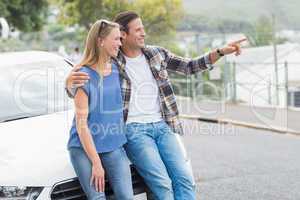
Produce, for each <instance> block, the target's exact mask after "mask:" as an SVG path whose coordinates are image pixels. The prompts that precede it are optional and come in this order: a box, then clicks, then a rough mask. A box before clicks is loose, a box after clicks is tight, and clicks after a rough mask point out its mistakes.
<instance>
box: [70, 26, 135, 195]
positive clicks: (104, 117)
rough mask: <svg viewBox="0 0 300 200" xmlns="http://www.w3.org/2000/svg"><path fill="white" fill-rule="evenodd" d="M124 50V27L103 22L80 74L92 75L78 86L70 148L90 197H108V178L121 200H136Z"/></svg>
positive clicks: (92, 32) (89, 38)
mask: <svg viewBox="0 0 300 200" xmlns="http://www.w3.org/2000/svg"><path fill="white" fill-rule="evenodd" d="M120 46H121V42H120V30H119V25H118V24H116V23H112V22H109V21H106V20H99V21H97V22H96V23H95V24H94V25H93V26H92V27H91V29H90V31H89V33H88V36H87V39H86V46H85V50H84V55H83V59H82V61H81V62H80V64H79V66H82V67H81V68H80V69H79V71H82V72H86V73H88V75H89V76H90V79H89V80H88V82H86V83H85V84H84V85H83V86H81V87H78V88H77V90H76V92H75V96H74V103H75V117H74V120H73V125H72V128H71V130H70V139H69V142H68V149H69V152H70V158H71V162H72V165H73V167H74V170H75V172H76V174H77V176H78V178H79V181H80V184H81V186H82V188H83V190H84V192H85V193H86V195H87V197H88V199H101V200H102V199H105V194H104V174H105V173H106V176H107V178H108V180H109V182H110V184H111V186H112V188H113V191H114V194H115V197H116V199H119V200H127V199H128V200H129V199H130V200H132V199H133V190H132V182H131V174H130V168H129V162H128V159H127V157H126V153H125V151H124V149H123V145H124V144H125V143H126V137H125V134H124V130H123V127H124V122H123V110H122V97H121V88H120V80H119V73H118V69H117V66H116V65H115V64H114V63H112V62H111V61H112V58H113V57H116V56H117V54H118V51H119V47H120Z"/></svg>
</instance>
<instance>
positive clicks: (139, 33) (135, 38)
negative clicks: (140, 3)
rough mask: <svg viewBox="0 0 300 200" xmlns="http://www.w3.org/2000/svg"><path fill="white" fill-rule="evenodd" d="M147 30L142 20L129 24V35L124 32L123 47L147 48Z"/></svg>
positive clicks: (135, 20) (138, 19) (137, 19)
mask: <svg viewBox="0 0 300 200" xmlns="http://www.w3.org/2000/svg"><path fill="white" fill-rule="evenodd" d="M145 35H146V33H145V30H144V25H143V23H142V20H141V18H136V19H134V20H132V21H131V22H129V24H128V33H126V32H124V31H122V38H123V40H122V42H123V45H128V46H130V47H131V48H139V49H140V48H143V47H144V46H145Z"/></svg>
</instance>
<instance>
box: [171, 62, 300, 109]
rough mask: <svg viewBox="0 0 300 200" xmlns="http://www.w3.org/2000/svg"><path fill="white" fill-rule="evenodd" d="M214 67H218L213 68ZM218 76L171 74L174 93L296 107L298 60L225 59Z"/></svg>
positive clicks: (298, 97) (299, 90) (299, 96)
mask: <svg viewBox="0 0 300 200" xmlns="http://www.w3.org/2000/svg"><path fill="white" fill-rule="evenodd" d="M217 70H218V69H217ZM219 73H220V75H219V78H217V79H215V80H212V78H211V77H212V76H211V74H208V73H207V72H206V73H204V74H196V75H192V76H188V77H180V76H174V75H173V76H172V75H171V81H172V83H173V88H174V91H175V93H176V94H177V95H180V96H186V97H191V98H193V99H196V100H199V101H205V100H210V101H230V102H239V103H246V104H250V105H255V106H279V107H288V106H291V107H300V62H299V63H298V62H278V63H277V70H276V68H275V64H274V63H272V62H270V63H266V62H264V63H254V62H251V63H245V62H244V63H240V62H239V63H238V62H226V63H224V64H223V66H222V67H221V69H219Z"/></svg>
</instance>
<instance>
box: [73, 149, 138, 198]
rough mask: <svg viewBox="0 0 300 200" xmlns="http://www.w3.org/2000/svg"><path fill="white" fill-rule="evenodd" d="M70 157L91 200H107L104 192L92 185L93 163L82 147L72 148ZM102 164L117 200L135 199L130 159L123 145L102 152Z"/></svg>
mask: <svg viewBox="0 0 300 200" xmlns="http://www.w3.org/2000/svg"><path fill="white" fill-rule="evenodd" d="M69 153H70V158H71V162H72V165H73V167H74V170H75V173H76V174H77V176H78V179H79V182H80V184H81V187H82V189H83V191H84V192H85V194H86V196H87V197H88V199H89V200H96V199H97V200H105V194H104V192H97V191H96V190H95V186H94V185H92V186H91V185H90V179H91V175H92V164H91V162H90V160H89V158H88V157H87V155H86V153H85V151H84V150H83V149H82V148H76V147H73V148H70V149H69ZM100 158H101V162H102V166H103V168H104V171H105V174H106V176H107V177H108V181H109V183H110V185H111V187H112V189H113V191H114V195H115V199H117V200H133V189H132V181H131V173H130V167H129V160H128V158H127V156H126V153H125V151H124V148H123V147H120V148H118V149H116V150H114V151H112V152H108V153H101V154H100Z"/></svg>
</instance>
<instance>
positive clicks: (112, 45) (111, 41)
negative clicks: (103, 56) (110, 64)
mask: <svg viewBox="0 0 300 200" xmlns="http://www.w3.org/2000/svg"><path fill="white" fill-rule="evenodd" d="M120 39H121V33H120V30H119V28H113V29H112V30H111V32H110V33H109V34H108V36H106V37H105V38H104V39H103V49H104V51H106V53H107V54H108V55H109V56H111V57H116V56H117V55H118V52H119V48H120V46H121V45H122V43H121V40H120Z"/></svg>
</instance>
